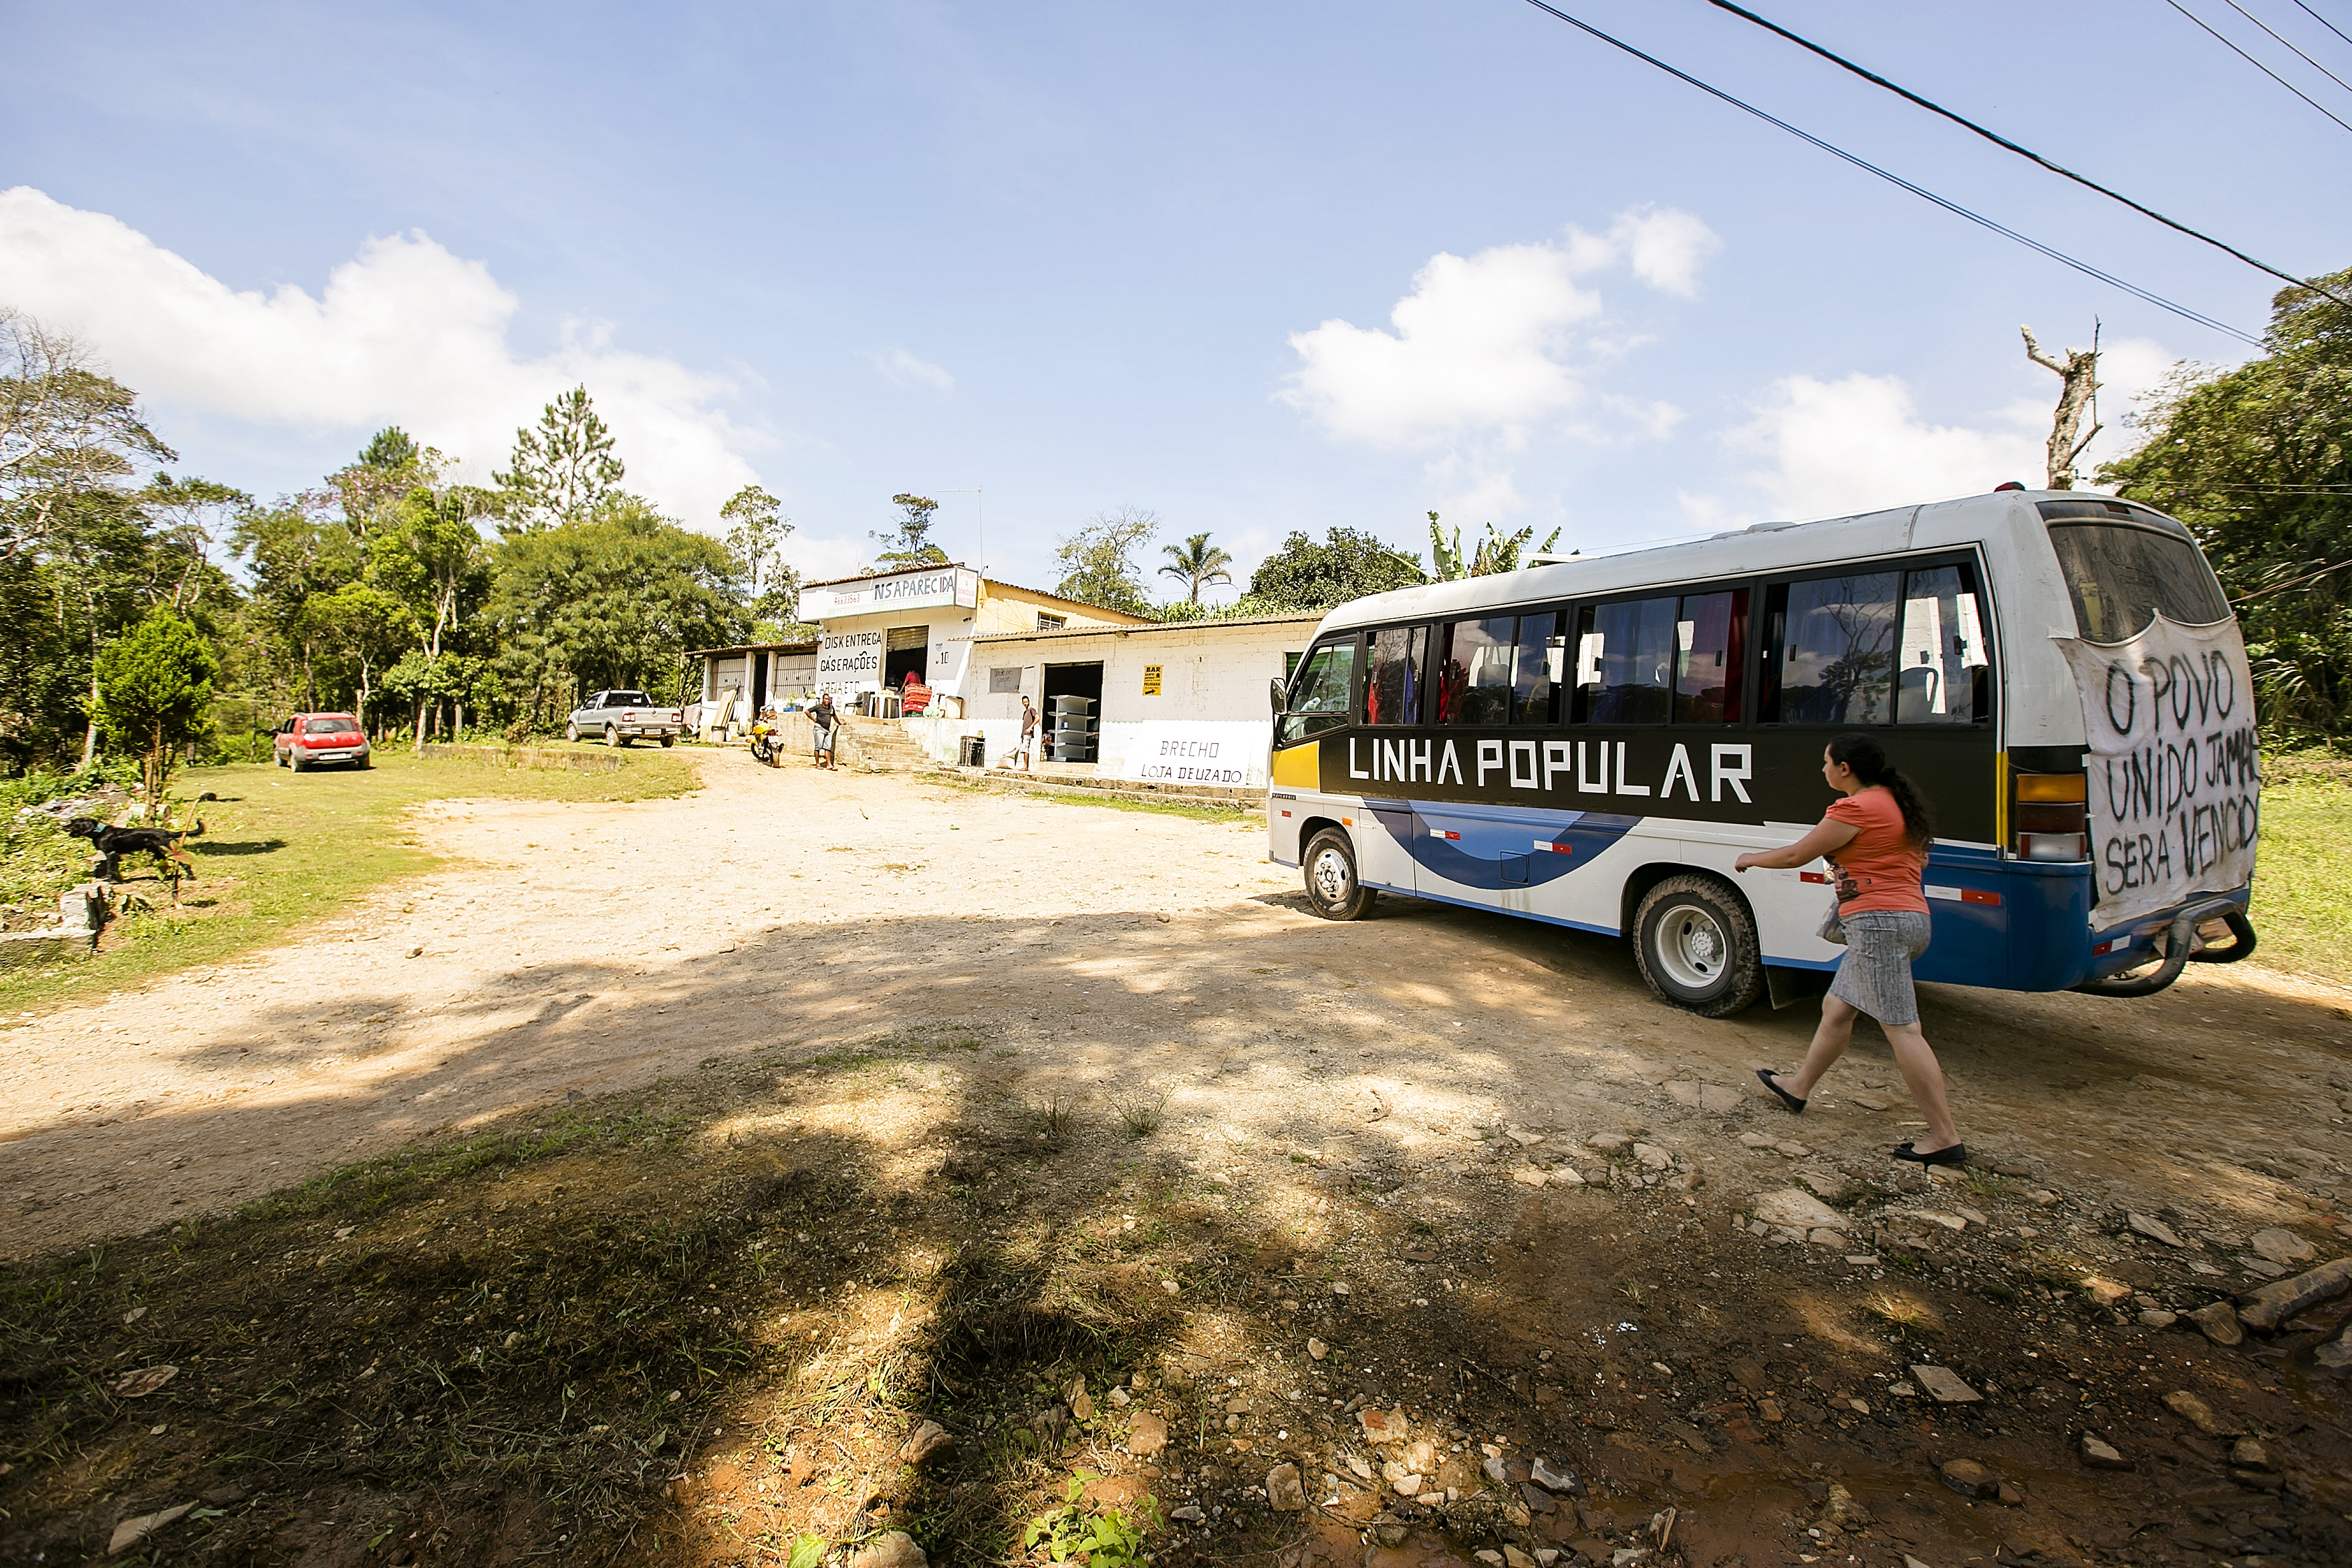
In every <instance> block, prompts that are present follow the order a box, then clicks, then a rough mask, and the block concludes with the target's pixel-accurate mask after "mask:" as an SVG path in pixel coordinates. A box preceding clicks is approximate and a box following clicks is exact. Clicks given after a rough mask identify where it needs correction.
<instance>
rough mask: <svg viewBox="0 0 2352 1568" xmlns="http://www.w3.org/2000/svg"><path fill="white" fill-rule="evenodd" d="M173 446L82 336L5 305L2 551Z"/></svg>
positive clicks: (164, 456) (34, 543) (41, 533)
mask: <svg viewBox="0 0 2352 1568" xmlns="http://www.w3.org/2000/svg"><path fill="white" fill-rule="evenodd" d="M176 455H177V454H175V453H173V450H172V449H171V448H170V447H166V446H165V445H163V442H162V440H160V439H159V438H157V437H156V435H155V433H154V432H153V431H152V430H150V429H149V428H148V427H147V422H146V420H145V419H144V418H143V417H142V416H141V415H140V412H139V397H138V395H137V394H136V393H134V392H132V391H131V389H130V388H129V387H127V386H124V385H122V384H121V383H120V382H117V381H115V380H113V379H111V378H110V377H109V376H107V375H104V374H100V372H99V371H98V370H97V369H96V368H95V366H94V364H93V362H92V358H91V355H90V353H89V349H88V348H87V347H85V346H84V345H83V344H82V343H81V342H79V340H77V339H76V338H74V337H73V336H72V335H71V334H70V333H68V332H60V331H51V330H50V329H48V328H46V327H44V326H42V325H41V324H40V323H39V322H38V321H35V320H33V318H31V317H30V316H26V315H24V314H22V313H21V312H18V311H16V310H9V309H7V308H6V307H5V306H0V557H14V556H16V555H19V554H22V553H25V552H29V551H32V550H36V549H37V548H38V547H39V546H40V544H41V542H43V541H44V540H45V539H47V536H48V533H49V531H50V529H51V528H52V527H53V526H54V525H55V524H56V521H57V519H58V510H59V509H60V508H61V507H63V506H65V505H67V504H68V502H69V501H70V500H71V498H72V497H74V496H77V495H80V494H83V493H86V492H89V491H91V490H100V489H120V488H121V485H122V483H123V481H124V480H126V479H130V478H131V476H132V475H133V474H135V473H136V471H137V470H138V468H139V467H140V465H142V464H143V463H168V462H171V461H172V460H173V458H175V457H176Z"/></svg>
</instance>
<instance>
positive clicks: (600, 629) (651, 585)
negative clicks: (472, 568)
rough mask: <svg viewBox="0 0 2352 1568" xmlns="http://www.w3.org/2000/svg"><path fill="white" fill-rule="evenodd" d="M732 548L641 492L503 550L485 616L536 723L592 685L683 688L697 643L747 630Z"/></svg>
mask: <svg viewBox="0 0 2352 1568" xmlns="http://www.w3.org/2000/svg"><path fill="white" fill-rule="evenodd" d="M741 589H742V584H741V578H740V574H739V566H738V563H737V562H736V560H735V557H734V555H733V554H732V552H730V551H729V550H728V549H727V548H726V546H724V545H722V544H721V543H720V542H719V541H717V540H715V539H711V538H709V537H708V536H706V535H704V534H699V533H696V532H693V531H689V530H688V529H684V528H681V527H679V526H678V525H677V523H675V522H672V521H669V520H668V519H667V518H665V517H663V516H662V515H661V514H660V513H658V512H657V511H656V510H654V509H653V507H652V506H650V505H649V504H647V503H646V502H645V501H643V500H639V499H638V498H636V497H635V496H627V495H623V496H615V497H614V498H612V499H611V500H608V501H606V502H605V504H604V506H603V507H601V508H599V509H598V510H597V511H596V513H595V514H594V515H593V516H592V517H589V518H587V519H584V520H583V521H579V522H576V523H567V524H565V525H563V526H562V527H560V528H551V529H547V530H543V531H539V532H536V533H525V534H517V535H514V536H512V537H510V538H509V539H507V540H506V541H505V542H502V543H501V544H499V547H498V576H497V585H496V587H495V588H494V589H493V591H492V593H491V595H490V600H489V603H488V606H487V607H486V608H485V610H484V619H485V620H486V621H487V622H488V624H489V626H491V627H492V629H493V630H494V631H495V633H496V635H497V637H498V638H499V643H500V645H501V648H502V651H501V655H500V665H499V668H500V671H501V674H502V675H503V676H504V678H505V679H506V680H507V682H508V684H509V687H510V688H511V689H513V690H514V691H515V693H516V697H517V700H518V701H519V703H520V705H521V706H523V707H524V709H525V710H526V713H527V721H529V722H530V723H531V724H532V725H533V726H535V727H539V728H551V727H552V726H553V724H554V722H555V721H557V719H558V713H557V707H558V705H559V704H561V706H562V710H565V711H568V710H570V708H571V706H572V703H573V702H574V700H576V699H577V698H578V697H579V695H580V694H581V693H582V692H583V691H588V690H593V689H596V688H598V687H615V686H630V687H637V688H639V689H646V690H649V691H660V690H673V689H676V685H677V673H678V669H679V667H680V661H681V658H682V656H683V655H684V653H685V651H686V650H687V649H688V648H689V647H713V646H716V645H719V644H723V643H729V642H734V641H737V640H740V638H741V637H742V636H743V634H744V633H745V632H746V631H747V630H748V629H749V616H746V615H745V613H744V606H743V600H742V591H741Z"/></svg>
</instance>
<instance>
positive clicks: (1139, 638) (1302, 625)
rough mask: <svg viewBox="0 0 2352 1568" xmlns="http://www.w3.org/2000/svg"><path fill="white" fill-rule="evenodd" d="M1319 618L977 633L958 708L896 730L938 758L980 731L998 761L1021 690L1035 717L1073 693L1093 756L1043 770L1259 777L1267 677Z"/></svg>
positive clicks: (952, 756) (1233, 782)
mask: <svg viewBox="0 0 2352 1568" xmlns="http://www.w3.org/2000/svg"><path fill="white" fill-rule="evenodd" d="M1321 619H1322V616H1320V615H1318V614H1316V613H1314V612H1306V613H1302V614H1298V615H1290V616H1244V617H1238V618H1235V619H1233V620H1221V621H1177V622H1166V623H1159V624H1150V625H1140V626H1085V627H1081V626H1067V627H1062V628H1059V629H1048V630H1045V631H1031V632H1000V633H996V634H993V635H989V636H983V637H976V638H974V639H973V642H972V647H971V675H970V677H969V678H968V679H967V680H966V682H965V688H966V697H965V701H964V717H963V718H961V719H960V720H940V719H925V720H908V721H905V728H906V729H907V731H908V733H909V734H914V735H917V736H919V738H920V739H921V741H922V742H923V745H924V749H925V750H926V751H927V752H929V754H930V755H932V756H933V757H936V758H938V759H939V760H940V761H941V762H951V761H954V760H956V757H957V755H958V745H957V742H959V741H960V740H961V738H962V737H964V736H967V735H979V736H982V737H983V738H984V741H985V746H986V754H987V760H988V763H989V764H990V765H991V766H997V765H1001V764H1002V763H1003V760H1004V759H1006V758H1009V757H1010V756H1011V754H1012V752H1013V748H1014V747H1015V745H1016V744H1017V743H1018V742H1019V739H1020V734H1021V699H1022V698H1023V697H1024V696H1026V697H1027V698H1028V699H1029V700H1030V701H1031V702H1033V703H1034V704H1035V705H1036V707H1037V708H1038V710H1039V711H1040V713H1041V714H1044V715H1050V714H1051V713H1052V712H1053V711H1054V707H1055V698H1058V697H1063V696H1070V697H1078V698H1083V699H1087V700H1090V701H1092V702H1093V703H1094V704H1095V707H1094V710H1093V713H1094V716H1095V717H1096V718H1097V719H1098V720H1099V721H1100V722H1099V728H1098V733H1097V755H1096V760H1095V761H1094V762H1093V763H1045V762H1043V761H1041V762H1040V763H1039V764H1038V771H1039V772H1040V773H1046V774H1049V775H1050V774H1062V775H1078V776H1084V775H1087V774H1095V775H1097V776H1103V777H1108V778H1120V779H1133V780H1137V781H1139V782H1143V783H1147V784H1207V785H1216V786H1223V787H1226V788H1256V787H1261V786H1263V785H1264V784H1265V759H1266V751H1267V748H1268V746H1269V745H1270V744H1271V743H1272V741H1273V732H1274V720H1273V706H1272V704H1271V703H1270V701H1269V700H1268V699H1267V691H1266V689H1267V686H1268V684H1269V683H1270V682H1272V681H1276V680H1279V679H1285V678H1286V677H1287V676H1288V675H1289V673H1290V670H1291V667H1292V666H1294V665H1295V664H1297V661H1298V659H1299V658H1300V657H1301V656H1303V655H1304V654H1305V653H1306V651H1307V640H1308V639H1309V638H1310V637H1313V636H1314V635H1315V627H1316V624H1317V623H1318V621H1320V620H1321Z"/></svg>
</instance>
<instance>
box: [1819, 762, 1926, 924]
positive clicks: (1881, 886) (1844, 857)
mask: <svg viewBox="0 0 2352 1568" xmlns="http://www.w3.org/2000/svg"><path fill="white" fill-rule="evenodd" d="M1828 820H1830V821H1832V822H1843V823H1846V824H1849V825H1850V826H1853V828H1854V829H1855V832H1854V836H1853V840H1852V842H1850V843H1848V844H1847V845H1846V847H1844V848H1843V849H1841V850H1839V851H1838V852H1837V853H1836V854H1834V855H1831V856H1827V857H1825V858H1826V859H1827V860H1828V861H1829V863H1830V864H1831V865H1832V866H1833V867H1835V868H1837V897H1838V913H1839V914H1841V915H1858V914H1861V913H1862V912H1864V910H1917V911H1918V912H1919V913H1921V914H1923V915H1924V914H1926V913H1927V912H1928V910H1927V894H1925V893H1923V892H1921V891H1920V890H1919V879H1920V878H1921V877H1922V876H1924V875H1925V874H1926V872H1927V851H1926V850H1925V849H1923V848H1920V847H1918V846H1916V845H1914V844H1913V843H1912V842H1911V840H1910V839H1908V838H1907V837H1904V833H1903V808H1902V807H1901V806H1899V805H1895V796H1894V795H1890V794H1889V793H1887V791H1886V790H1885V788H1883V787H1882V786H1880V785H1877V784H1873V785H1871V786H1870V787H1869V788H1868V789H1865V790H1860V791H1857V792H1855V793H1854V794H1853V795H1847V796H1846V797H1845V798H1844V799H1843V800H1841V801H1839V802H1838V803H1837V804H1836V805H1832V806H1831V807H1830V809H1829V816H1828Z"/></svg>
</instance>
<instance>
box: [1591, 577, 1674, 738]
mask: <svg viewBox="0 0 2352 1568" xmlns="http://www.w3.org/2000/svg"><path fill="white" fill-rule="evenodd" d="M1676 603H1677V601H1675V600H1674V599H1671V598H1667V599H1634V600H1630V601H1627V602H1625V603H1622V604H1615V605H1586V606H1584V608H1583V610H1582V611H1581V612H1580V614H1579V616H1578V617H1577V637H1576V721H1577V722H1578V723H1580V724H1663V723H1664V722H1665V721H1666V719H1667V717H1668V715H1669V713H1670V712H1671V710H1672V709H1673V705H1674V704H1673V697H1674V688H1675V605H1676Z"/></svg>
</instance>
